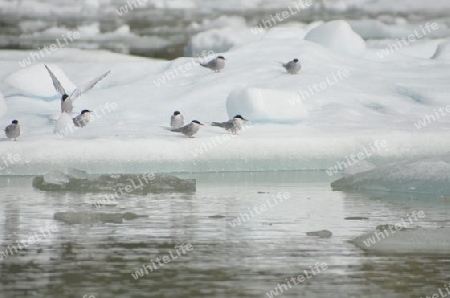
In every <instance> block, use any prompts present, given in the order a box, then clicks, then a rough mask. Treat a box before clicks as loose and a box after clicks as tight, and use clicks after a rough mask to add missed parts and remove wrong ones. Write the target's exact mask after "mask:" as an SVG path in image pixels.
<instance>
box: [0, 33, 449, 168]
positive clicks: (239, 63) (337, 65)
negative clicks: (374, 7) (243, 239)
mask: <svg viewBox="0 0 450 298" xmlns="http://www.w3.org/2000/svg"><path fill="white" fill-rule="evenodd" d="M338 27H339V26H337V27H336V28H338ZM336 28H335V29H336ZM347 29H348V28H347ZM347 29H343V31H344V33H343V34H344V35H345V34H347V33H348V30H347ZM273 30H274V31H271V30H270V31H268V32H267V33H266V35H265V36H264V37H263V38H261V39H259V40H256V41H253V42H248V43H244V44H240V45H238V46H234V47H233V48H231V49H230V50H229V51H228V52H227V53H226V55H225V56H226V58H227V64H226V67H225V69H224V70H223V71H222V72H220V73H213V72H210V71H207V70H205V69H203V68H200V67H198V64H196V63H195V61H193V60H195V59H192V58H187V57H181V58H178V59H175V60H173V61H160V60H159V61H158V60H156V59H147V58H140V57H131V56H126V55H121V54H113V53H105V51H87V50H77V49H68V48H62V49H58V51H56V52H54V53H52V55H48V56H45V57H43V58H42V59H41V60H40V61H39V63H35V64H33V66H30V67H27V68H23V69H20V71H18V68H19V67H20V66H19V65H18V62H20V61H21V60H22V59H24V57H26V55H27V54H28V52H22V51H10V50H8V51H6V50H5V51H0V61H1V63H2V68H0V78H2V79H3V80H2V81H0V90H1V92H2V93H3V94H4V102H5V104H6V107H7V109H6V110H4V111H3V113H4V115H3V116H2V118H1V120H2V123H3V124H2V125H3V127H5V126H6V125H7V124H9V123H10V122H11V120H12V119H18V120H19V121H20V123H21V130H22V134H21V136H20V139H19V140H18V142H7V141H6V138H5V137H4V136H3V137H1V136H0V138H1V139H0V143H1V145H0V158H2V157H4V156H8V154H11V153H14V154H19V155H20V157H21V159H20V161H19V162H17V163H15V164H13V165H11V166H9V167H8V169H7V170H5V171H1V172H0V175H4V174H31V175H42V174H44V173H46V172H49V171H52V170H54V169H58V168H67V167H74V168H82V169H84V170H86V171H87V172H88V173H90V174H98V173H142V172H148V171H149V170H151V171H153V172H158V173H169V172H208V171H251V170H257V171H266V170H324V169H328V168H330V167H333V166H334V165H336V163H337V162H338V161H342V160H345V158H346V156H350V155H351V154H357V153H358V152H362V151H363V148H365V147H368V146H369V144H374V142H375V141H376V140H379V141H381V140H385V141H386V142H387V144H388V145H387V147H386V148H383V149H382V150H377V151H375V152H373V155H372V156H371V157H370V158H369V159H367V161H369V162H371V163H373V164H375V165H377V166H379V165H383V164H386V163H387V162H392V161H396V160H401V159H406V158H410V159H420V158H423V157H426V156H430V155H431V156H432V155H442V154H445V153H446V152H449V151H450V139H448V138H443V137H442V136H443V135H445V134H446V133H447V132H448V127H449V124H450V117H448V116H441V117H440V118H439V119H437V118H436V119H435V120H436V121H434V120H432V119H431V120H430V121H426V122H424V123H425V126H422V127H421V128H420V129H419V128H417V126H416V125H415V124H417V122H418V121H422V122H423V121H424V120H423V119H424V117H425V115H426V114H429V115H432V114H434V111H435V110H437V109H439V108H440V107H445V106H446V105H448V94H449V93H450V85H449V84H448V82H447V80H446V78H447V77H448V73H449V72H450V65H449V64H448V63H446V62H445V60H442V59H428V58H424V57H425V55H422V54H421V55H420V56H421V57H415V56H414V55H411V56H406V55H402V54H398V53H392V55H390V56H389V57H387V58H384V59H380V58H377V59H372V58H373V57H374V56H375V57H377V51H379V50H380V48H371V47H369V48H368V49H367V54H366V56H364V57H356V56H352V55H348V54H342V53H340V52H336V51H334V50H332V49H329V48H326V47H323V46H321V45H319V44H316V43H314V42H310V41H307V40H303V39H302V36H303V35H302V32H304V31H305V30H306V29H305V26H304V25H299V27H295V25H294V24H289V26H287V25H286V26H283V27H276V28H274V29H273ZM280 30H281V31H283V32H284V33H283V34H276V32H281V31H280ZM291 30H292V31H291ZM274 32H275V33H274ZM345 32H347V33H345ZM327 34H328V33H327ZM274 35H276V36H274ZM297 36H298V37H297ZM275 37H278V38H275ZM438 42H439V41H436V40H430V41H428V40H423V41H421V43H422V44H423V45H424V46H425V45H426V48H427V51H426V52H427V53H428V52H430V50H431V49H432V51H434V50H435V49H434V47H435V45H436V44H437V43H438ZM368 44H369V43H368ZM408 49H409V48H408ZM410 49H411V50H410V51H412V52H414V51H420V52H421V53H422V52H423V49H419V48H417V47H415V45H411V48H410ZM402 50H403V49H402ZM432 51H431V52H432ZM431 52H430V53H431ZM255 53H256V54H255ZM369 56H370V57H371V58H370V59H369V58H368V57H369ZM429 56H431V54H430V55H429ZM293 58H299V59H300V61H301V63H302V70H301V71H300V73H299V74H298V75H289V74H287V73H286V71H285V70H284V69H283V67H281V65H280V63H279V62H278V61H284V62H285V61H289V60H292V59H293ZM44 63H45V64H47V63H49V64H50V67H51V68H52V70H55V72H58V71H59V70H57V69H58V67H59V69H60V70H61V71H62V72H63V73H61V74H60V75H59V76H61V77H63V76H64V73H66V74H67V75H66V76H65V77H69V78H70V79H71V80H73V82H84V81H87V80H89V79H91V78H92V77H95V76H97V75H98V74H99V73H103V72H106V71H108V70H110V69H111V70H112V72H111V74H110V75H108V77H106V78H105V79H104V80H103V81H102V82H100V84H99V86H98V87H96V88H93V89H92V90H91V91H90V92H88V93H86V94H84V95H83V96H82V97H81V98H78V99H77V100H76V101H75V102H74V113H73V114H72V115H64V116H63V118H62V119H60V120H59V122H56V120H57V119H58V118H55V117H54V116H55V115H57V117H59V116H60V115H61V113H60V97H59V96H58V95H56V92H55V91H54V88H53V85H52V83H51V80H50V78H49V76H48V74H47V73H45V68H44V67H43V64H44ZM39 65H40V67H39ZM180 67H181V68H180ZM36 69H40V70H39V71H38V74H35V71H36ZM343 70H347V71H348V72H349V74H350V75H349V76H348V77H345V78H342V79H338V78H337V73H338V72H339V71H341V73H342V71H343ZM424 73H426V76H427V80H426V81H424V77H423V75H424ZM12 74H14V75H15V76H16V81H17V82H26V81H30V80H32V83H29V84H28V85H27V84H25V83H23V84H24V85H23V86H22V85H17V86H15V85H14V84H13V85H10V84H9V83H7V82H5V80H4V78H10V77H11V76H12ZM368 74H370V75H368ZM157 83H158V84H157ZM320 84H322V85H325V88H323V89H320V90H319V91H314V92H312V90H315V89H314V86H317V85H320ZM25 85H27V86H25ZM25 90H26V91H25ZM43 91H45V92H43ZM302 92H303V93H302ZM306 92H307V93H308V95H306V96H302V94H305V93H306ZM44 93H45V96H42V97H40V96H37V95H38V94H44ZM27 94H28V95H27ZM48 95H50V97H47V96H48ZM259 95H261V98H262V100H259V99H258V96H259ZM294 95H295V96H296V97H297V99H298V100H297V99H296V101H295V104H294V105H292V104H291V103H290V102H289V99H291V98H289V97H291V96H294ZM111 103H115V104H116V105H117V107H118V108H117V109H114V110H111V109H108V108H107V107H110V106H111ZM83 109H89V110H93V111H94V112H95V113H94V114H95V115H96V117H95V118H96V119H95V121H93V122H91V123H90V124H89V125H88V126H86V127H84V128H83V129H78V130H76V131H74V132H70V133H68V134H67V135H66V136H64V137H62V138H60V137H59V136H58V135H57V134H56V135H55V134H54V133H53V130H54V128H55V123H56V124H57V125H56V127H57V131H60V132H61V129H65V128H66V127H65V125H69V126H70V125H72V124H71V119H69V118H73V117H75V115H77V114H79V113H80V111H81V110H83ZM175 110H180V111H181V112H182V114H183V115H184V116H185V119H186V121H191V120H193V119H197V120H200V121H202V122H205V123H210V122H213V121H225V120H227V119H230V118H231V117H233V116H235V115H236V114H242V115H243V116H244V117H246V118H249V119H250V120H251V121H252V123H253V125H252V128H251V129H248V130H247V131H245V133H242V134H240V135H239V136H237V137H235V138H230V139H229V140H228V141H223V142H221V143H220V144H219V143H218V141H217V140H216V139H217V138H221V137H223V136H224V134H227V132H226V131H224V130H219V129H217V128H216V127H211V126H204V127H202V128H201V129H200V131H199V133H198V134H197V135H196V136H195V138H193V139H187V138H184V137H183V136H182V135H179V134H173V133H171V132H169V131H167V130H165V129H163V128H161V126H167V125H168V121H169V118H170V115H171V114H172V113H173V111H175ZM0 113H1V101H0ZM97 115H98V116H97ZM63 120H64V121H63ZM243 161H245V162H243Z"/></svg>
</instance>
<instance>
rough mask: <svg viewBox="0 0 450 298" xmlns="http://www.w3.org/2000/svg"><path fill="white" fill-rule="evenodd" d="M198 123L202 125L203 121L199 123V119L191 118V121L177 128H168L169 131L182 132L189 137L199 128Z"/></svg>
mask: <svg viewBox="0 0 450 298" xmlns="http://www.w3.org/2000/svg"><path fill="white" fill-rule="evenodd" d="M200 125H204V124H203V123H200V121H197V120H192V122H191V123H189V124H188V125H185V126H182V127H179V128H170V129H169V130H170V131H173V132H181V133H182V134H184V135H185V136H187V137H189V138H193V135H195V134H196V133H197V132H198V130H199V129H200Z"/></svg>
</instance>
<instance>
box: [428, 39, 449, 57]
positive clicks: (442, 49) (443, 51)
mask: <svg viewBox="0 0 450 298" xmlns="http://www.w3.org/2000/svg"><path fill="white" fill-rule="evenodd" d="M431 59H443V60H450V41H444V42H441V43H440V44H439V45H438V46H437V49H436V52H435V53H434V55H433V57H431Z"/></svg>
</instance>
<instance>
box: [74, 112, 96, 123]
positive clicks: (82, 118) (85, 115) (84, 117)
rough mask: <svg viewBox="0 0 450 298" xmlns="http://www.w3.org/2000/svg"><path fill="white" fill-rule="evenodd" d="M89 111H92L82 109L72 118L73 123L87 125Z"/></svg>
mask: <svg viewBox="0 0 450 298" xmlns="http://www.w3.org/2000/svg"><path fill="white" fill-rule="evenodd" d="M91 112H92V111H89V110H82V111H81V114H80V115H78V116H76V117H75V118H73V124H74V125H75V126H76V127H84V126H86V125H88V123H89V122H90V121H91V119H90V118H89V114H90V113H91Z"/></svg>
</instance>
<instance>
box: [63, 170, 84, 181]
mask: <svg viewBox="0 0 450 298" xmlns="http://www.w3.org/2000/svg"><path fill="white" fill-rule="evenodd" d="M66 175H67V177H69V178H73V179H88V178H89V177H88V174H87V173H86V172H85V171H81V170H77V169H68V170H67V171H66Z"/></svg>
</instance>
